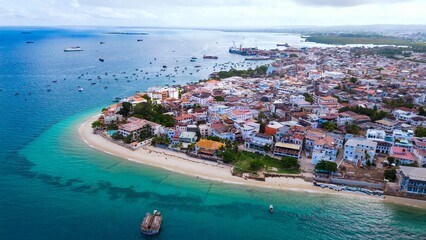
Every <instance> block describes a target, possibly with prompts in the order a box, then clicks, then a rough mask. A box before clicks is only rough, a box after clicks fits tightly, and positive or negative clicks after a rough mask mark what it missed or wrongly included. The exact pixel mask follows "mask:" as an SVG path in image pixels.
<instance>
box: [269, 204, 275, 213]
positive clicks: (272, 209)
mask: <svg viewBox="0 0 426 240" xmlns="http://www.w3.org/2000/svg"><path fill="white" fill-rule="evenodd" d="M269 212H270V213H274V206H272V204H269Z"/></svg>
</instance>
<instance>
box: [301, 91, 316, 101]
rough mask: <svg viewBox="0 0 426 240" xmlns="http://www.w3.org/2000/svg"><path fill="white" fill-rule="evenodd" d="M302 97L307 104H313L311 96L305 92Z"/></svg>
mask: <svg viewBox="0 0 426 240" xmlns="http://www.w3.org/2000/svg"><path fill="white" fill-rule="evenodd" d="M303 96H304V97H305V100H306V101H307V102H310V103H313V102H314V99H313V98H312V96H311V95H310V94H309V93H307V92H306V93H304V94H303Z"/></svg>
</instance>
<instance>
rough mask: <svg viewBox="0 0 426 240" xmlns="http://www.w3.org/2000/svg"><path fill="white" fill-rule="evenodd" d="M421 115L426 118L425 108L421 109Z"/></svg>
mask: <svg viewBox="0 0 426 240" xmlns="http://www.w3.org/2000/svg"><path fill="white" fill-rule="evenodd" d="M419 115H420V116H426V111H425V109H424V108H423V107H419Z"/></svg>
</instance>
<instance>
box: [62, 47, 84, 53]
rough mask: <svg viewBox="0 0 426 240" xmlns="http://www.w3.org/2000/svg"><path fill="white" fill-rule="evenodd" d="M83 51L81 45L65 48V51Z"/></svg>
mask: <svg viewBox="0 0 426 240" xmlns="http://www.w3.org/2000/svg"><path fill="white" fill-rule="evenodd" d="M80 51H83V49H82V48H81V47H67V48H65V49H64V52H80Z"/></svg>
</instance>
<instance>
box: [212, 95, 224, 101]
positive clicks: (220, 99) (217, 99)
mask: <svg viewBox="0 0 426 240" xmlns="http://www.w3.org/2000/svg"><path fill="white" fill-rule="evenodd" d="M214 100H215V101H216V102H224V101H225V98H223V97H222V96H216V97H214Z"/></svg>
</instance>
